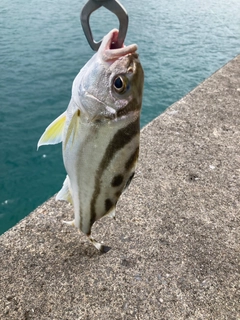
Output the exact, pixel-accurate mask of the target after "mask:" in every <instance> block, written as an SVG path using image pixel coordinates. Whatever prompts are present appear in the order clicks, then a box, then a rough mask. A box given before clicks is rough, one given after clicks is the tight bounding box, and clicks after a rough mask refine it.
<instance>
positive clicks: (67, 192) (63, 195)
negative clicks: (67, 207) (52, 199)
mask: <svg viewBox="0 0 240 320" xmlns="http://www.w3.org/2000/svg"><path fill="white" fill-rule="evenodd" d="M56 200H65V201H67V202H69V203H71V204H73V201H72V194H71V186H70V180H69V177H68V176H66V179H65V180H64V182H63V186H62V189H61V190H60V191H59V192H58V194H57V195H56Z"/></svg>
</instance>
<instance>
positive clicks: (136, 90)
mask: <svg viewBox="0 0 240 320" xmlns="http://www.w3.org/2000/svg"><path fill="white" fill-rule="evenodd" d="M118 32H119V31H118V30H117V29H113V30H111V31H110V32H109V33H108V34H107V35H105V36H104V38H103V40H102V43H101V45H100V47H99V50H98V51H97V52H96V53H95V54H94V55H93V56H92V58H91V59H90V60H89V61H88V62H87V63H86V64H85V65H84V66H83V67H82V69H81V70H80V72H79V73H78V74H77V76H76V78H75V79H74V81H73V85H72V94H71V99H70V102H69V105H68V107H67V110H66V111H65V112H63V113H62V114H61V115H60V116H59V117H58V118H57V119H55V120H54V121H53V122H52V123H51V124H50V125H49V126H48V127H47V128H46V130H45V131H44V133H43V135H42V136H41V138H40V139H39V141H38V148H39V147H40V146H42V145H51V144H57V143H62V154H63V162H64V166H65V169H66V172H67V176H66V179H65V181H64V183H63V186H62V189H61V190H60V191H59V192H58V194H57V196H56V200H64V201H67V202H69V203H71V204H72V205H73V208H74V219H73V220H72V221H64V222H65V223H66V224H68V225H73V226H75V227H76V228H78V229H79V230H80V231H82V232H83V233H84V234H85V235H86V236H87V237H88V238H89V240H90V241H91V242H92V243H93V245H94V246H95V247H96V248H97V249H98V250H99V251H101V252H107V251H108V250H109V249H110V248H109V247H107V246H104V245H103V244H102V243H99V242H97V241H96V240H95V239H94V238H92V237H91V228H92V225H93V224H94V222H95V221H97V220H98V219H100V218H102V217H103V216H105V215H109V216H112V217H115V208H116V205H117V202H118V200H119V198H120V196H121V194H122V193H123V192H124V191H125V190H126V189H127V187H128V186H129V184H130V182H131V180H132V179H133V176H134V173H135V169H136V165H137V161H138V156H139V140H140V114H141V107H142V96H143V84H144V72H143V68H142V65H141V62H140V60H139V55H138V54H137V52H136V51H137V49H138V47H137V45H136V44H131V45H128V46H125V45H123V46H122V47H121V48H117V49H113V48H111V46H112V44H113V43H114V42H116V41H117V38H118Z"/></svg>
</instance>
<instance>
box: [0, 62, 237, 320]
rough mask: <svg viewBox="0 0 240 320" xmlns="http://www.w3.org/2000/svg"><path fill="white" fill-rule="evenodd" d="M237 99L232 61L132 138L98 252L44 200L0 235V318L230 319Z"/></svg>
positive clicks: (98, 234) (64, 212)
mask: <svg viewBox="0 0 240 320" xmlns="http://www.w3.org/2000/svg"><path fill="white" fill-rule="evenodd" d="M239 101H240V56H238V57H237V58H235V59H233V60H232V61H231V62H230V63H228V64H227V65H226V66H224V67H223V68H222V69H220V70H219V71H218V72H217V73H215V74H214V75H213V76H212V77H210V78H209V79H207V80H206V81H205V82H203V83H202V84H201V85H200V86H198V87H197V88H196V89H195V90H193V91H192V92H190V93H189V94H188V95H187V96H185V97H184V98H183V99H181V100H180V101H178V102H177V103H175V104H174V105H172V106H171V107H170V108H168V109H167V110H166V112H165V113H164V114H162V115H161V116H160V117H158V118H157V119H155V120H154V121H153V122H151V123H150V124H149V125H148V126H146V127H145V128H144V129H143V130H142V136H141V155H140V161H139V166H138V170H137V174H136V177H135V178H134V181H133V183H132V185H131V187H130V188H129V190H128V191H127V192H126V193H125V194H124V195H123V196H122V198H121V200H120V203H119V205H118V208H117V216H116V220H115V221H114V220H112V219H110V218H104V219H102V220H101V221H99V222H98V223H96V225H95V227H94V230H93V231H94V232H93V234H94V237H95V238H96V239H98V240H99V241H103V242H104V243H105V244H106V245H109V246H111V248H112V249H111V250H110V251H109V252H108V253H107V254H100V253H99V252H98V251H97V250H96V249H95V248H94V247H93V246H92V245H91V244H90V243H89V242H88V240H87V239H86V237H85V236H84V235H83V234H79V233H78V231H77V230H76V229H75V228H73V227H68V226H66V225H62V222H61V221H62V220H63V219H66V220H68V219H71V218H72V216H73V212H72V208H71V206H70V205H68V204H65V203H62V202H55V200H54V199H50V200H49V201H48V202H46V203H44V204H43V205H42V206H41V207H39V208H37V209H36V210H35V211H34V212H33V213H32V214H31V215H30V216H28V217H27V218H26V219H24V220H23V221H22V222H21V223H19V224H18V225H17V226H16V227H14V228H12V229H11V230H10V231H8V232H7V233H5V234H4V235H2V236H1V237H0V254H1V262H0V276H1V282H0V318H1V319H2V320H4V319H18V320H21V319H25V320H27V319H44V320H47V319H56V320H58V319H64V320H67V319H71V320H72V319H74V320H80V319H84V320H87V319H91V320H92V319H93V320H95V319H96V320H99V319H102V320H106V319H119V320H120V319H126V320H127V319H129V320H130V319H139V320H140V319H151V320H152V319H158V320H159V319H162V320H163V319H164V320H165V319H171V320H174V319H177V320H181V319H197V320H200V319H204V320H205V319H217V320H220V319H227V320H236V319H240V268H239V266H240V264H239V253H240V237H239V231H240V230H239V211H240V194H239V191H240V132H239V130H240V129H239V128H240V106H239ZM156 103H157V102H156Z"/></svg>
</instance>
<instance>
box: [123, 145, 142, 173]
mask: <svg viewBox="0 0 240 320" xmlns="http://www.w3.org/2000/svg"><path fill="white" fill-rule="evenodd" d="M138 155H139V147H137V148H136V150H135V151H134V152H133V153H132V155H131V156H130V158H129V159H128V161H127V162H126V164H125V169H126V170H130V169H132V167H133V166H134V164H135V163H136V161H137V159H138Z"/></svg>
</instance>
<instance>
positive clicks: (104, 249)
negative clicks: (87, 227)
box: [88, 236, 111, 253]
mask: <svg viewBox="0 0 240 320" xmlns="http://www.w3.org/2000/svg"><path fill="white" fill-rule="evenodd" d="M88 239H89V240H90V241H91V242H92V244H93V245H94V247H95V248H97V249H98V250H99V251H100V252H101V253H107V252H108V251H109V250H110V249H111V248H110V247H108V246H105V245H103V244H102V243H100V242H97V241H96V240H95V239H93V238H92V237H91V236H88Z"/></svg>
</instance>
